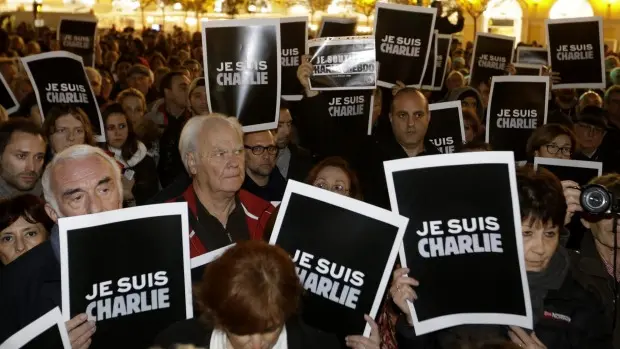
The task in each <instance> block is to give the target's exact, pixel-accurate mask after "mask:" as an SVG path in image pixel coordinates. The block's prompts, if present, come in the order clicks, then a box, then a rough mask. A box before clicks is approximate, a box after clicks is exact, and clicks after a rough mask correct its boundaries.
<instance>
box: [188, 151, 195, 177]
mask: <svg viewBox="0 0 620 349" xmlns="http://www.w3.org/2000/svg"><path fill="white" fill-rule="evenodd" d="M185 156H186V157H187V170H188V171H189V174H190V175H192V176H193V175H195V174H196V173H197V172H198V171H197V170H196V165H197V164H198V161H197V160H198V159H197V158H196V155H195V154H194V153H191V152H190V153H187V154H185Z"/></svg>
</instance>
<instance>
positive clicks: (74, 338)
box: [65, 314, 97, 349]
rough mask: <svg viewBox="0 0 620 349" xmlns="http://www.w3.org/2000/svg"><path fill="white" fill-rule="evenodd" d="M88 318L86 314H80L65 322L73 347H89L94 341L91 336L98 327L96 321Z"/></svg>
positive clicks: (79, 348) (76, 348)
mask: <svg viewBox="0 0 620 349" xmlns="http://www.w3.org/2000/svg"><path fill="white" fill-rule="evenodd" d="M86 320H88V317H87V316H86V314H79V315H76V316H75V317H74V318H73V319H71V320H69V321H67V322H66V323H65V325H66V326H67V332H69V339H70V340H71V347H72V348H73V349H87V348H88V347H89V346H90V343H91V342H92V340H91V337H92V336H93V334H95V331H96V330H97V327H96V326H95V323H94V322H92V321H86Z"/></svg>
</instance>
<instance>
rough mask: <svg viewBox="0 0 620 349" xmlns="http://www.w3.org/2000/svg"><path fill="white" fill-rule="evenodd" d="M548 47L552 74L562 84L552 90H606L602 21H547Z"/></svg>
mask: <svg viewBox="0 0 620 349" xmlns="http://www.w3.org/2000/svg"><path fill="white" fill-rule="evenodd" d="M545 23H546V24H547V43H548V44H549V47H548V49H549V59H550V61H551V66H552V67H553V71H554V72H557V73H559V74H560V78H561V79H562V80H561V81H560V83H558V84H553V87H552V88H553V89H554V90H556V89H567V88H601V89H605V61H604V57H605V54H604V52H603V51H604V45H603V19H602V18H601V17H586V18H569V19H547V20H545Z"/></svg>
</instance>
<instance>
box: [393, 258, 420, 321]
mask: <svg viewBox="0 0 620 349" xmlns="http://www.w3.org/2000/svg"><path fill="white" fill-rule="evenodd" d="M407 273H409V269H408V268H400V269H396V270H395V271H394V273H393V274H392V287H390V296H391V297H392V300H393V301H394V304H396V306H397V307H398V308H399V309H400V310H401V311H402V312H403V313H405V315H406V316H407V322H408V323H409V325H411V326H413V319H412V318H411V312H410V311H409V306H408V305H407V301H410V302H413V301H414V300H416V299H418V295H417V294H416V293H415V291H414V290H413V287H416V286H419V285H420V283H419V282H418V280H416V279H414V278H410V277H408V276H407Z"/></svg>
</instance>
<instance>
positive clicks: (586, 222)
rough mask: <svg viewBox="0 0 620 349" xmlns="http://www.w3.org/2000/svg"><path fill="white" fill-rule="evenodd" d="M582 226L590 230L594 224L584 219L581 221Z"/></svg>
mask: <svg viewBox="0 0 620 349" xmlns="http://www.w3.org/2000/svg"><path fill="white" fill-rule="evenodd" d="M581 225H583V226H584V227H585V228H586V229H590V228H591V227H592V224H590V222H588V221H586V220H585V219H583V218H582V219H581Z"/></svg>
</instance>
